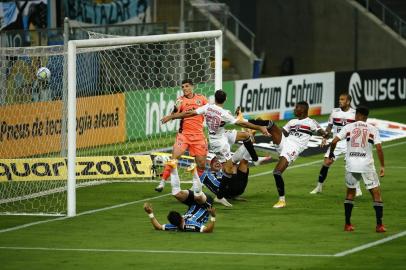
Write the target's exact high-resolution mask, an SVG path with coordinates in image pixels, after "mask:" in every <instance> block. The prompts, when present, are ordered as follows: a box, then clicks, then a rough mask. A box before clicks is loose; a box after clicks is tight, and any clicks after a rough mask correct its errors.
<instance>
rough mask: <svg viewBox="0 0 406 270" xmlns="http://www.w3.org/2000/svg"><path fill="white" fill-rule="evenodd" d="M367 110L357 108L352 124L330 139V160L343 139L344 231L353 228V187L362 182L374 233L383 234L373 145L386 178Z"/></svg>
mask: <svg viewBox="0 0 406 270" xmlns="http://www.w3.org/2000/svg"><path fill="white" fill-rule="evenodd" d="M368 114H369V110H368V108H366V107H359V108H357V109H356V112H355V121H356V122H355V123H352V124H348V125H346V126H345V127H343V128H342V129H341V131H340V132H339V133H338V134H337V136H336V137H335V138H334V139H333V141H332V142H331V146H330V156H329V157H330V158H331V159H334V150H335V148H336V145H337V143H338V142H339V141H340V140H344V139H346V142H347V153H346V160H345V169H346V173H345V182H346V185H347V195H346V198H345V201H344V212H345V226H344V230H345V231H353V230H354V226H353V225H352V224H351V213H352V208H353V207H354V198H355V187H356V184H357V182H358V181H360V180H361V179H362V180H363V181H364V183H365V187H366V188H367V189H368V190H369V192H370V193H371V195H372V201H373V207H374V209H375V216H376V232H378V233H381V232H385V231H386V229H385V226H384V225H383V224H382V217H383V202H382V196H381V190H380V188H379V185H380V183H379V179H378V175H377V173H376V170H375V165H374V157H373V153H372V149H373V146H374V145H375V147H376V151H377V154H378V159H379V163H380V165H381V168H380V172H379V175H380V176H381V177H383V176H384V175H385V168H384V166H385V163H384V156H383V150H382V145H381V138H380V136H379V131H378V129H377V128H376V127H374V126H373V125H371V124H368V123H367V122H366V121H367V118H368Z"/></svg>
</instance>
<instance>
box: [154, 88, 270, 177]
mask: <svg viewBox="0 0 406 270" xmlns="http://www.w3.org/2000/svg"><path fill="white" fill-rule="evenodd" d="M214 98H215V103H214V104H206V105H204V106H202V107H199V108H197V109H195V110H190V111H184V112H181V113H174V114H171V115H167V116H165V117H163V118H162V120H161V121H162V123H166V122H168V121H170V120H172V119H181V118H182V119H183V118H188V117H195V116H196V115H204V116H205V119H206V124H207V128H208V131H209V151H210V152H211V153H215V154H216V156H217V158H218V159H219V161H220V162H222V163H225V165H224V172H225V173H227V174H232V172H233V163H232V162H231V149H230V143H229V141H231V142H233V143H234V142H236V141H243V143H244V145H245V147H246V148H247V150H248V152H249V153H250V155H251V158H252V160H253V161H257V160H258V156H257V154H256V152H255V149H254V146H253V144H252V141H251V135H250V133H248V132H245V131H238V132H237V131H236V130H226V129H225V128H224V125H225V124H226V123H230V124H235V125H239V126H242V127H246V128H250V129H255V130H259V131H261V132H262V133H263V134H264V135H266V136H269V133H268V131H267V129H266V127H263V126H258V125H255V124H252V123H249V122H247V121H246V120H244V119H237V118H235V117H234V116H233V115H231V113H230V112H229V111H227V110H225V109H224V108H223V106H224V102H225V101H226V99H227V94H226V93H225V92H224V91H222V90H217V91H216V93H215V95H214ZM199 175H201V174H199Z"/></svg>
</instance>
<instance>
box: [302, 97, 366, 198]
mask: <svg viewBox="0 0 406 270" xmlns="http://www.w3.org/2000/svg"><path fill="white" fill-rule="evenodd" d="M338 104H339V108H334V109H333V111H332V112H331V114H330V117H329V119H328V126H327V128H326V133H328V134H331V131H333V132H332V133H333V138H334V137H335V136H336V135H337V134H338V132H340V130H341V129H342V128H343V127H344V126H345V125H347V124H349V123H353V122H355V109H353V108H351V96H350V95H349V94H348V93H343V94H341V95H340V97H339V99H338ZM326 142H327V139H325V138H323V140H322V143H321V145H320V146H321V147H322V146H324V145H326ZM329 149H330V148H328V150H327V152H326V154H325V155H324V161H323V165H322V166H321V169H320V173H319V179H318V182H317V186H316V188H315V189H313V190H312V191H311V192H310V194H317V193H321V192H322V189H323V183H324V181H325V180H326V178H327V173H328V170H329V169H330V167H331V165H333V163H334V160H333V159H330V158H329V157H328V156H329V155H330V150H329ZM346 150H347V145H346V142H345V141H340V142H338V144H337V147H336V148H335V150H334V156H335V157H336V159H337V158H338V157H340V156H341V155H345V152H346ZM361 195H362V192H361V188H360V186H359V182H357V192H356V196H361Z"/></svg>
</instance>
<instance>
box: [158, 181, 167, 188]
mask: <svg viewBox="0 0 406 270" xmlns="http://www.w3.org/2000/svg"><path fill="white" fill-rule="evenodd" d="M165 182H166V181H165V180H164V179H161V181H160V182H159V185H161V186H163V187H164V186H165V184H166V183H165Z"/></svg>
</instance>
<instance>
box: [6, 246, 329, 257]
mask: <svg viewBox="0 0 406 270" xmlns="http://www.w3.org/2000/svg"><path fill="white" fill-rule="evenodd" d="M0 249H2V250H37V251H76V252H105V253H153V254H159V253H161V254H199V255H229V256H283V257H334V255H331V254H297V253H266V252H264V253H262V252H227V251H192V250H149V249H98V248H47V247H7V246H4V247H1V246H0Z"/></svg>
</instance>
